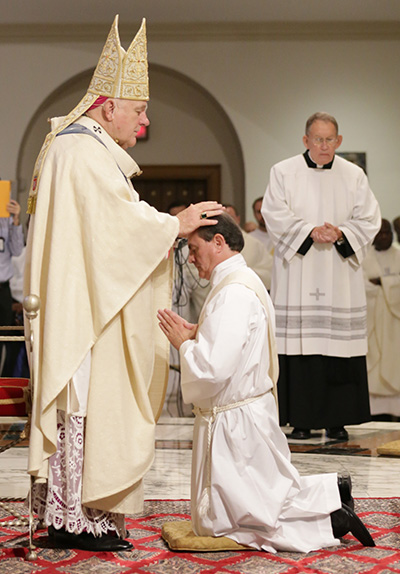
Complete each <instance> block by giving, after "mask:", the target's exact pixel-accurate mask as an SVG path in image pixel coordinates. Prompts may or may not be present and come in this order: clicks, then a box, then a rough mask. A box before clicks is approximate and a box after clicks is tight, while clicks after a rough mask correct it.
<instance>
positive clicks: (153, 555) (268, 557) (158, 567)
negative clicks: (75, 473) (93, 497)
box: [0, 498, 400, 574]
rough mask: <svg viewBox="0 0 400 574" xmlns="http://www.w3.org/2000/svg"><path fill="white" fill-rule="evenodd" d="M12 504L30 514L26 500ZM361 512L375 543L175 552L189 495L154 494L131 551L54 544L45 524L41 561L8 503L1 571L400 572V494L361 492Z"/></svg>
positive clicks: (39, 539)
mask: <svg viewBox="0 0 400 574" xmlns="http://www.w3.org/2000/svg"><path fill="white" fill-rule="evenodd" d="M11 507H13V508H15V509H17V510H18V511H19V512H20V513H21V514H23V515H24V514H26V509H24V507H23V504H22V503H21V502H13V503H11ZM356 511H357V513H358V514H359V515H360V516H361V517H362V519H363V520H364V522H365V523H366V525H367V526H368V528H369V530H370V532H371V534H372V536H373V538H374V540H375V542H376V547H375V548H364V547H363V546H361V544H359V543H358V542H357V540H355V539H354V538H353V537H352V536H346V537H345V538H344V539H343V543H342V544H341V545H340V546H339V547H338V548H336V549H331V550H320V551H318V552H311V553H309V554H300V553H292V552H280V553H278V554H276V555H272V554H267V553H264V552H256V551H250V552H249V551H247V552H246V551H243V552H215V553H213V552H206V553H193V554H189V553H175V552H171V551H169V550H168V548H167V546H166V544H165V543H164V541H163V540H162V538H161V535H160V533H161V526H162V524H163V523H164V522H166V521H169V520H180V519H182V520H187V519H189V512H190V507H189V502H188V501H146V502H145V511H144V513H143V514H142V515H141V516H140V517H133V516H131V517H128V518H127V526H128V529H129V532H130V538H129V539H130V541H131V542H132V543H133V545H134V550H132V551H131V552H115V553H96V554H94V553H89V552H83V551H77V550H60V549H56V548H51V547H50V543H49V540H48V537H47V532H46V531H45V530H43V531H38V532H37V533H36V535H35V541H36V544H37V546H38V560H37V561H36V562H27V561H25V560H24V556H25V554H26V552H27V536H26V534H25V532H24V529H22V528H20V527H4V526H3V527H2V526H1V522H4V520H6V519H9V518H10V517H9V515H8V513H7V512H6V511H5V510H0V573H1V574H34V573H40V574H122V573H127V574H130V573H134V572H138V573H142V574H145V573H146V574H176V573H178V574H200V573H204V574H223V573H225V574H229V573H230V574H238V573H240V574H264V573H268V574H358V573H362V574H377V573H380V574H389V573H399V574H400V499H398V498H391V499H384V498H382V499H358V500H356Z"/></svg>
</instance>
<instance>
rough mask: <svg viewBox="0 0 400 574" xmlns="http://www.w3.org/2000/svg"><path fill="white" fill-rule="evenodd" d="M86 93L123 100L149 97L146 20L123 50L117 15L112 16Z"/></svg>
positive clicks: (146, 98)
mask: <svg viewBox="0 0 400 574" xmlns="http://www.w3.org/2000/svg"><path fill="white" fill-rule="evenodd" d="M88 92H91V93H93V94H98V95H100V96H106V97H109V98H122V99H125V100H140V101H141V100H145V101H147V100H148V99H149V79H148V63H147V41H146V20H145V19H144V18H143V20H142V25H141V26H140V29H139V31H138V33H137V34H136V36H135V38H134V39H133V41H132V43H131V45H130V46H129V49H128V51H127V52H125V50H124V49H123V48H122V47H121V42H120V39H119V34H118V16H116V17H115V20H114V22H113V25H112V27H111V30H110V33H109V35H108V38H107V42H106V43H105V45H104V48H103V51H102V53H101V56H100V59H99V62H98V64H97V66H96V69H95V71H94V74H93V78H92V81H91V82H90V86H89V89H88Z"/></svg>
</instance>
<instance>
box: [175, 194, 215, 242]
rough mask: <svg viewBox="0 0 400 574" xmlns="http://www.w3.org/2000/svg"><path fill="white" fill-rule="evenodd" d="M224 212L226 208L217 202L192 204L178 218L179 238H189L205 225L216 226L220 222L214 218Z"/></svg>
mask: <svg viewBox="0 0 400 574" xmlns="http://www.w3.org/2000/svg"><path fill="white" fill-rule="evenodd" d="M224 211H225V208H224V207H223V206H222V205H221V204H220V203H218V202H216V201H201V202H200V203H192V204H191V205H189V207H187V208H186V209H184V210H183V211H181V212H180V213H178V214H177V216H176V217H177V218H178V219H179V237H188V235H190V234H191V233H193V231H196V229H198V228H199V227H203V226H204V225H215V224H216V223H218V221H217V220H216V219H213V217H215V216H216V215H220V214H221V213H223V212H224Z"/></svg>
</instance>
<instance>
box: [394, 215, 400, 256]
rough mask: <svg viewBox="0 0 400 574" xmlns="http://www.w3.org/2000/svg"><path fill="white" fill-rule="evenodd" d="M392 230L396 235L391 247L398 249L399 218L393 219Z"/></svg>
mask: <svg viewBox="0 0 400 574" xmlns="http://www.w3.org/2000/svg"><path fill="white" fill-rule="evenodd" d="M393 229H394V232H395V234H396V236H395V237H394V241H393V246H394V247H397V249H400V216H399V217H395V218H394V219H393Z"/></svg>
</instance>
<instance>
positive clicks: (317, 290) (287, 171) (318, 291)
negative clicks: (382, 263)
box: [262, 155, 380, 357]
mask: <svg viewBox="0 0 400 574" xmlns="http://www.w3.org/2000/svg"><path fill="white" fill-rule="evenodd" d="M262 214H263V217H264V219H265V221H266V225H267V229H268V233H269V234H270V236H271V237H272V239H273V241H274V244H275V251H274V269H273V273H272V285H271V297H272V300H273V302H274V306H275V311H276V325H277V329H276V336H277V345H278V352H279V353H280V354H283V355H326V356H331V357H356V356H362V355H365V354H366V352H367V330H366V299H365V290H364V278H363V272H362V269H361V263H362V260H363V258H364V257H365V255H366V254H367V251H368V248H369V246H370V245H371V243H372V240H373V238H374V237H375V235H376V233H377V232H378V231H379V228H380V211H379V206H378V203H377V201H376V199H375V197H374V195H373V193H372V191H371V189H370V187H369V183H368V179H367V176H366V175H365V173H364V172H363V170H362V169H361V168H359V167H358V166H356V165H354V164H353V163H351V162H349V161H347V160H345V159H343V158H341V157H337V156H336V157H335V159H334V162H333V165H332V168H331V169H315V168H310V167H308V166H307V163H306V161H305V159H304V157H303V155H297V156H295V157H292V158H289V159H287V160H284V161H282V162H280V163H278V164H276V165H275V166H273V168H272V169H271V174H270V180H269V185H268V187H267V190H266V193H265V197H264V200H263V204H262ZM325 222H329V223H331V224H333V225H335V226H338V227H339V228H340V229H341V231H342V232H343V234H344V235H345V236H346V238H347V240H348V242H349V244H350V246H351V247H352V249H353V251H354V254H353V255H351V256H350V257H347V258H343V257H342V256H341V255H340V254H339V253H338V251H337V249H336V248H335V246H334V245H333V244H332V243H314V244H313V245H312V246H311V248H310V249H309V251H308V252H307V253H306V254H305V255H304V256H303V255H300V254H299V253H298V250H299V248H300V247H301V246H302V244H303V242H304V241H305V240H306V239H307V237H308V236H309V234H310V233H311V231H312V230H313V228H314V227H316V226H320V225H323V224H324V223H325Z"/></svg>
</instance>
